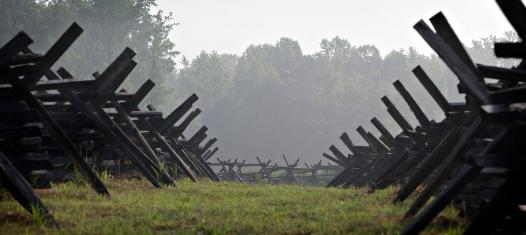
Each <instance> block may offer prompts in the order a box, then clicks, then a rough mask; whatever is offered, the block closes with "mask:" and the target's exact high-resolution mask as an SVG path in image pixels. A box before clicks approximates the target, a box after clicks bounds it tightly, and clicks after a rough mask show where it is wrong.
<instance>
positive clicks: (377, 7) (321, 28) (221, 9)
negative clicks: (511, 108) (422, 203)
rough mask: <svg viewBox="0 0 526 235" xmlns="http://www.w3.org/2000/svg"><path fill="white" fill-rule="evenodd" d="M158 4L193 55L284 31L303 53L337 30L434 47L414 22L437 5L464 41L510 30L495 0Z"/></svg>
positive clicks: (175, 0)
mask: <svg viewBox="0 0 526 235" xmlns="http://www.w3.org/2000/svg"><path fill="white" fill-rule="evenodd" d="M158 7H159V8H160V9H162V10H163V11H165V12H173V14H174V21H175V22H178V23H180V25H179V26H178V27H176V29H175V30H174V31H173V33H172V35H171V36H170V37H171V39H172V40H173V41H174V42H175V43H176V48H177V50H179V51H181V52H182V54H183V55H185V56H186V57H188V58H189V59H190V58H194V57H195V56H196V55H198V54H199V52H200V51H201V50H205V51H212V50H216V51H217V52H219V53H233V54H241V53H242V52H243V51H244V50H245V49H246V48H247V46H249V45H250V44H261V43H272V44H274V43H275V42H276V41H278V40H279V38H280V37H283V36H285V37H290V38H292V39H294V40H297V41H298V42H299V43H300V46H301V47H302V50H303V53H305V54H311V53H313V52H315V51H318V50H319V43H320V41H321V40H322V39H323V38H329V39H330V38H332V37H334V36H340V37H343V38H346V39H348V40H349V41H350V42H351V44H354V45H360V44H366V43H367V44H374V45H376V46H377V47H378V48H379V49H380V52H381V53H382V55H385V54H386V53H387V52H388V51H390V50H392V49H399V48H408V47H409V46H413V47H415V48H416V49H417V50H418V51H421V52H424V53H429V52H430V50H429V49H428V47H427V46H426V44H425V43H424V42H423V40H422V39H421V38H420V37H419V36H418V35H417V33H416V32H415V31H414V30H413V28H412V26H413V25H414V24H415V23H416V22H417V21H418V20H420V19H429V18H430V17H431V16H433V15H434V14H435V13H437V12H438V11H442V12H444V14H445V15H446V17H447V18H448V19H449V21H450V23H451V24H452V26H453V28H454V29H455V31H456V32H457V34H458V35H459V37H460V38H461V40H462V41H463V42H465V43H469V42H470V40H471V39H478V38H481V37H485V36H487V35H489V34H494V35H498V36H500V35H501V34H502V33H503V32H505V31H508V30H512V28H511V26H510V25H509V23H508V22H507V21H506V19H505V17H504V15H502V13H501V12H500V9H499V8H498V6H497V4H496V3H495V0H368V1H367V0H362V1H356V0H318V1H314V0H259V1H256V0H158Z"/></svg>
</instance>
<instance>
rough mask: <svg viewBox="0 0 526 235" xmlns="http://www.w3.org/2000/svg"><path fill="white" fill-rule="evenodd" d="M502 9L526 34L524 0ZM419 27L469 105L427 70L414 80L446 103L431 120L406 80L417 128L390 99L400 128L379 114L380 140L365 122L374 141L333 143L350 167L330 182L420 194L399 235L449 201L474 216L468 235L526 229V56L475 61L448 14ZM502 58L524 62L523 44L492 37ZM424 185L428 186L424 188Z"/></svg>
mask: <svg viewBox="0 0 526 235" xmlns="http://www.w3.org/2000/svg"><path fill="white" fill-rule="evenodd" d="M497 3H498V6H499V7H500V8H501V10H502V12H503V13H504V15H505V16H506V18H507V19H508V21H509V22H510V23H511V25H512V26H513V28H514V29H515V30H516V32H517V34H518V36H519V37H520V38H521V39H522V40H525V39H526V8H525V7H524V5H523V4H522V2H521V1H520V0H497ZM430 22H431V24H432V26H433V28H434V31H433V30H432V29H431V27H429V26H428V25H427V24H426V23H425V22H424V21H420V22H418V23H417V24H416V25H415V26H414V29H415V30H416V31H417V32H418V33H419V34H420V35H421V36H422V38H423V39H424V40H425V41H426V42H427V43H428V44H429V46H431V48H433V50H434V51H435V52H436V53H437V54H438V56H439V57H440V58H441V59H442V60H443V62H444V63H445V64H446V65H447V66H448V67H449V68H450V69H451V71H452V72H453V73H454V74H455V75H456V77H457V78H458V80H459V84H458V90H459V92H460V93H461V94H464V95H465V102H463V103H450V102H448V101H447V99H446V98H445V97H444V96H443V95H442V93H441V92H440V91H439V89H437V87H436V86H435V85H434V83H433V82H432V80H431V79H430V78H429V76H427V74H426V73H425V72H424V70H423V69H422V68H421V67H420V66H418V67H416V68H415V69H414V70H413V73H414V75H415V77H416V78H417V80H418V81H419V82H420V83H421V84H422V85H423V87H424V88H425V90H426V91H427V92H428V93H429V94H430V95H431V97H432V98H433V99H434V101H436V103H437V104H438V105H439V106H440V108H441V109H442V111H443V112H444V114H445V118H444V120H442V121H440V122H435V121H433V120H429V118H428V117H427V116H426V115H425V113H424V112H423V111H422V109H421V108H420V107H419V105H418V104H417V102H416V101H415V99H414V98H413V97H412V96H411V95H410V94H409V92H408V91H407V90H406V89H405V88H404V86H403V84H402V83H401V82H400V81H396V82H394V86H395V88H396V90H397V91H398V92H399V93H400V95H401V96H402V98H403V99H404V100H405V102H406V103H407V105H408V106H409V108H410V110H411V111H412V113H413V114H414V115H415V117H416V119H417V120H418V125H417V126H416V127H413V126H412V125H411V124H410V123H409V122H408V121H407V120H406V118H405V117H404V115H402V113H401V112H400V111H399V110H398V109H397V107H396V106H395V105H394V104H393V103H392V102H391V101H390V100H389V98H387V97H382V101H383V103H384V104H385V105H386V107H387V112H388V113H389V114H390V116H391V117H392V118H393V119H394V120H395V121H396V123H397V124H398V126H400V128H401V129H402V130H403V131H402V132H401V133H400V134H398V135H393V134H391V133H390V132H389V131H388V130H387V129H386V128H385V127H384V126H383V125H382V123H381V122H380V121H379V120H378V119H376V118H373V119H372V120H371V122H372V124H373V125H374V126H375V127H376V128H377V129H378V131H379V132H380V133H381V136H380V137H379V138H377V137H375V136H374V135H373V134H371V133H370V132H367V131H366V130H364V128H362V127H358V129H357V131H358V133H359V134H360V135H361V137H362V138H363V139H364V140H365V141H366V142H367V144H368V145H367V146H356V145H354V144H353V142H352V141H351V139H350V138H349V136H348V135H347V134H346V133H343V134H342V135H341V136H340V139H341V140H342V141H343V143H344V144H345V146H346V147H348V148H349V150H350V151H351V152H352V153H351V154H348V155H347V156H346V155H344V153H343V152H342V151H340V150H339V149H338V148H336V147H335V146H331V147H330V151H331V152H332V155H330V154H323V156H325V157H326V158H328V159H330V160H331V161H333V162H336V163H338V164H339V165H341V166H344V167H345V170H343V171H342V172H341V173H340V174H339V175H338V176H337V177H335V178H334V179H333V180H332V181H331V182H330V183H329V184H328V186H331V187H336V186H342V187H369V189H370V190H371V191H373V190H375V189H381V188H385V187H387V186H389V185H400V190H399V191H398V192H397V194H396V196H395V197H394V199H393V203H398V202H402V201H405V200H407V199H408V198H409V197H410V195H413V194H414V195H415V200H414V201H413V203H412V205H411V206H410V208H409V210H408V211H407V212H406V214H405V216H404V218H403V220H404V221H405V222H406V227H405V229H404V230H403V231H402V234H417V233H419V232H421V231H422V230H423V229H425V227H426V226H427V225H428V224H429V223H430V222H431V221H432V220H433V218H435V217H436V216H437V215H438V214H439V213H440V212H441V211H442V210H443V209H444V208H445V207H446V206H448V205H450V204H453V205H455V206H457V207H458V208H460V209H461V211H462V215H463V216H466V217H468V218H469V220H470V225H469V227H468V228H467V230H466V231H465V233H467V234H492V233H502V234H519V233H524V232H525V231H526V223H524V221H526V220H525V219H526V208H525V207H526V190H525V189H526V187H525V186H524V185H523V183H524V182H526V181H525V179H526V167H525V160H526V158H525V155H524V154H525V152H526V148H524V146H522V141H523V140H524V139H523V138H525V137H526V129H525V125H526V123H525V121H526V111H525V110H526V85H525V82H526V62H525V60H522V61H521V62H520V63H519V64H518V65H517V66H516V67H512V68H502V67H495V66H488V65H481V64H475V63H474V62H473V61H472V60H471V58H470V56H469V55H468V53H467V52H466V50H465V48H464V47H463V45H462V43H461V42H460V40H459V39H458V37H457V35H456V34H455V32H454V31H453V29H452V28H451V26H450V24H449V22H448V21H447V19H446V18H445V17H444V15H443V14H442V13H438V14H436V15H434V16H433V17H431V18H430ZM494 46H495V47H494V48H495V55H496V56H497V57H501V58H518V59H524V58H526V44H525V43H523V42H498V43H495V45H494ZM419 187H421V190H417V188H419Z"/></svg>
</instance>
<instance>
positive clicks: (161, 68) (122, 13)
mask: <svg viewBox="0 0 526 235" xmlns="http://www.w3.org/2000/svg"><path fill="white" fill-rule="evenodd" d="M0 6H1V7H0V32H2V33H1V34H0V44H3V43H5V42H7V40H9V39H10V38H11V37H13V35H15V34H16V33H17V32H19V31H21V30H23V31H25V32H26V33H28V34H29V35H30V36H31V37H32V38H33V39H34V40H35V44H34V45H32V48H33V49H35V50H36V51H45V50H46V49H47V48H49V47H50V46H51V44H52V43H53V42H54V41H55V40H56V39H58V37H59V36H60V35H61V34H62V32H64V31H65V29H66V28H67V27H69V26H70V25H71V24H72V23H73V22H77V23H78V24H79V25H80V26H81V27H82V28H83V29H84V33H83V34H82V35H81V37H80V38H79V39H78V40H77V41H76V42H75V44H74V45H73V46H72V48H71V49H70V50H68V51H67V53H66V55H65V56H64V57H63V59H62V60H61V63H60V64H63V65H65V67H66V68H68V69H69V70H71V71H72V72H73V74H75V75H76V76H81V77H88V76H90V74H92V73H93V72H95V71H96V70H98V71H102V70H104V68H105V67H106V66H107V65H108V64H109V63H110V62H111V61H112V60H113V59H115V58H116V56H117V55H118V54H119V53H120V52H122V50H123V49H124V48H125V47H127V46H128V47H130V48H132V49H133V50H134V51H136V52H137V56H136V58H135V60H136V61H137V62H138V65H137V67H136V68H135V70H134V72H133V73H132V74H131V76H132V77H133V79H128V80H127V82H128V84H126V85H127V87H132V88H135V87H137V86H139V85H140V84H141V83H142V82H143V81H144V80H146V79H147V78H149V79H152V80H153V81H155V82H156V83H158V84H162V83H163V82H164V81H165V79H166V77H167V75H168V74H169V73H170V72H171V71H172V70H173V68H174V65H175V62H174V59H175V56H176V55H177V54H178V52H177V51H175V49H174V46H175V45H174V43H173V42H171V41H170V40H169V39H168V34H169V32H170V31H171V30H172V29H173V27H174V26H175V24H174V23H171V21H172V16H171V14H164V13H163V12H162V11H160V10H159V11H157V12H155V13H151V12H152V11H153V7H154V6H155V0H111V1H106V0H41V1H34V0H0ZM156 92H157V94H160V93H161V91H160V90H159V89H156ZM161 98H162V96H160V95H155V96H150V99H154V100H150V101H154V102H160V101H161V100H160V99H161Z"/></svg>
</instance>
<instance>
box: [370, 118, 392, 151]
mask: <svg viewBox="0 0 526 235" xmlns="http://www.w3.org/2000/svg"><path fill="white" fill-rule="evenodd" d="M371 123H372V124H373V125H374V126H375V127H376V129H378V131H379V132H380V133H381V134H382V136H383V137H384V138H385V139H386V140H387V142H388V144H389V145H393V144H394V141H395V139H394V137H393V135H392V134H391V132H389V130H387V128H385V126H384V124H382V122H380V120H378V119H377V118H376V117H373V118H372V119H371Z"/></svg>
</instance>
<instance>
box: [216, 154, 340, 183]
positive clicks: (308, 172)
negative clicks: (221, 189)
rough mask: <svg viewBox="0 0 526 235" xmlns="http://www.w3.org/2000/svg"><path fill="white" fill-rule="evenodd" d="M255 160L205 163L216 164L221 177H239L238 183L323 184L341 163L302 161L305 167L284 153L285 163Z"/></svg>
mask: <svg viewBox="0 0 526 235" xmlns="http://www.w3.org/2000/svg"><path fill="white" fill-rule="evenodd" d="M256 160H257V163H247V162H246V159H245V160H243V161H238V159H237V158H236V159H234V160H232V159H227V160H221V159H219V158H217V162H209V163H208V165H210V166H214V167H217V170H216V172H217V175H218V176H219V178H220V179H221V180H225V181H239V182H241V183H261V182H266V183H271V184H303V185H323V184H325V183H327V182H329V181H330V180H331V179H332V178H334V177H335V176H336V175H337V174H338V173H339V172H340V171H342V170H343V167H342V166H339V165H332V164H330V163H328V165H323V164H322V161H321V160H320V161H319V162H318V163H316V164H308V163H306V162H305V163H304V165H305V167H300V166H299V162H300V159H297V160H296V161H295V162H294V163H290V162H289V161H288V159H287V158H286V157H285V155H283V160H284V161H285V164H286V165H285V166H283V165H278V163H274V164H271V163H272V160H268V161H266V162H264V161H261V159H260V158H259V157H256Z"/></svg>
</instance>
